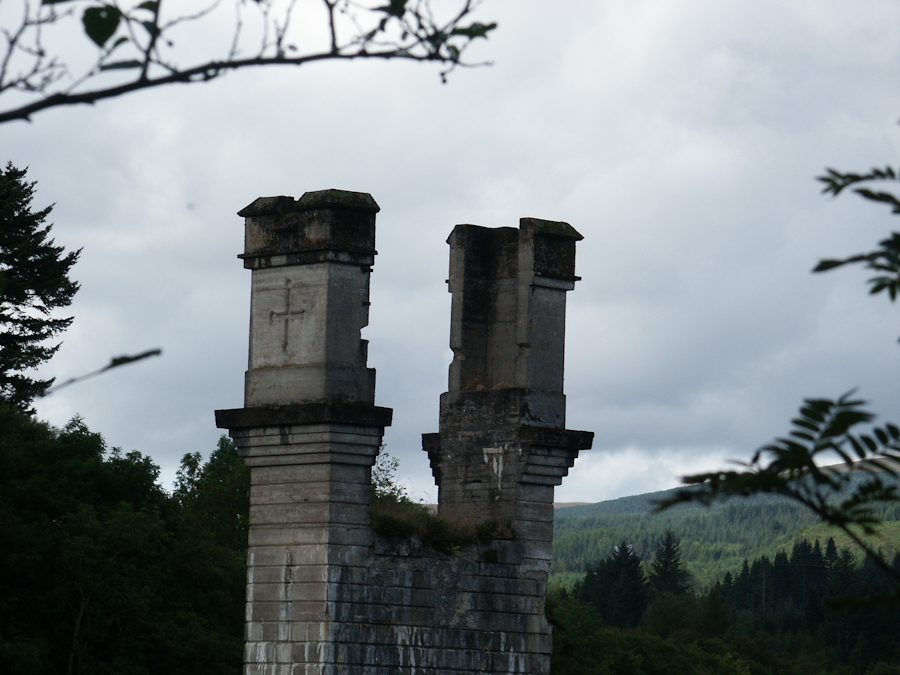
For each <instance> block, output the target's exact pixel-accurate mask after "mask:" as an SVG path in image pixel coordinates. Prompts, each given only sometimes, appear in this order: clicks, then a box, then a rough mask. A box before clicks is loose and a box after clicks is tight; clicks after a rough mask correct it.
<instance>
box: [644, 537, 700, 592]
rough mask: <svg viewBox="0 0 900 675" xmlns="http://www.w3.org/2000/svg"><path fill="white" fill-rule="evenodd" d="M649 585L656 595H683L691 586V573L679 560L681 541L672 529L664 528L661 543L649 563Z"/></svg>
mask: <svg viewBox="0 0 900 675" xmlns="http://www.w3.org/2000/svg"><path fill="white" fill-rule="evenodd" d="M649 576H650V579H649V581H650V587H651V588H652V589H653V592H654V593H655V594H656V595H662V594H664V593H668V594H671V595H684V594H685V593H687V592H688V590H689V589H690V586H691V575H690V574H689V573H688V571H687V569H686V568H685V566H684V562H683V561H682V560H681V542H680V541H679V540H678V539H677V538H676V537H675V534H674V533H673V532H672V530H666V533H665V535H664V536H663V540H662V543H661V544H660V545H659V547H658V548H657V549H656V552H655V553H654V554H653V561H652V562H651V563H650V575H649Z"/></svg>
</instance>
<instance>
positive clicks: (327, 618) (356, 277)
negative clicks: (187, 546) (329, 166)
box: [216, 190, 392, 675]
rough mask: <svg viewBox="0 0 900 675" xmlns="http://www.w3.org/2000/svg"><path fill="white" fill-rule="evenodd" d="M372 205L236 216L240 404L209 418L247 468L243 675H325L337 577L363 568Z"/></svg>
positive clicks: (334, 197) (349, 200) (364, 197)
mask: <svg viewBox="0 0 900 675" xmlns="http://www.w3.org/2000/svg"><path fill="white" fill-rule="evenodd" d="M378 210H379V209H378V205H377V204H376V203H375V201H374V200H373V199H372V197H371V196H370V195H368V194H364V193H356V192H344V191H339V190H326V191H321V192H308V193H306V194H304V195H303V196H302V197H301V198H300V199H298V200H294V199H293V198H291V197H269V198H260V199H257V200H256V201H255V202H253V203H252V204H250V205H249V206H248V207H246V208H245V209H243V210H242V211H240V212H239V213H238V215H240V216H243V217H244V218H245V227H246V236H245V250H244V253H243V254H242V255H241V256H239V257H241V258H243V260H244V267H246V268H247V269H250V270H252V284H251V303H250V305H251V310H250V315H251V318H250V354H249V365H248V369H247V374H246V378H245V393H244V407H243V408H240V409H236V410H218V411H216V423H217V425H218V426H219V427H222V428H227V429H228V430H229V433H230V434H231V436H232V438H233V439H234V442H235V445H236V446H237V448H238V451H239V452H240V454H241V455H242V456H243V457H244V461H245V463H246V464H247V465H248V466H249V467H250V476H251V494H250V536H249V553H248V571H247V624H246V646H245V655H244V661H245V671H244V672H245V675H264V674H265V675H295V674H296V673H304V675H324V674H326V673H336V672H338V670H337V668H338V667H337V665H336V661H337V655H336V649H335V643H334V635H333V633H334V626H335V623H334V622H335V621H336V620H337V618H338V617H337V613H338V611H339V602H338V601H339V598H338V597H337V593H338V590H337V589H338V582H339V581H341V580H347V579H350V578H359V577H361V576H362V571H363V570H364V568H365V556H366V554H367V551H368V546H369V545H370V543H371V540H372V532H371V528H370V522H369V520H370V518H369V504H370V500H371V467H372V465H373V463H374V461H375V457H376V455H377V454H378V449H379V447H380V445H381V438H382V435H383V433H384V428H385V426H387V425H389V424H390V422H391V414H392V413H391V410H390V409H388V408H379V407H376V406H375V405H374V400H375V371H374V370H372V369H370V368H368V367H367V365H366V342H365V341H364V340H362V339H361V338H360V331H361V329H362V328H363V327H364V326H365V325H367V323H368V307H369V274H370V272H371V266H372V264H373V262H374V256H375V214H376V213H377V211H378ZM345 586H346V584H345ZM344 590H345V591H346V588H345V589H344Z"/></svg>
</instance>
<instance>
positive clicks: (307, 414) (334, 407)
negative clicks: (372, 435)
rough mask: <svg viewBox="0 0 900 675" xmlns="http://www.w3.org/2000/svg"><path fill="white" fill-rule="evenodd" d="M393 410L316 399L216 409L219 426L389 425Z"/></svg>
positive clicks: (243, 427) (365, 404)
mask: <svg viewBox="0 0 900 675" xmlns="http://www.w3.org/2000/svg"><path fill="white" fill-rule="evenodd" d="M393 415H394V411H393V410H392V409H391V408H381V407H378V406H374V405H369V404H367V403H344V402H337V401H316V402H312V403H295V404H292V405H267V406H258V407H252V408H232V409H230V410H216V426H217V427H218V428H220V429H247V428H253V427H277V426H289V425H303V424H327V423H332V424H352V425H357V426H365V427H379V428H382V429H383V428H384V427H389V426H390V425H391V420H392V418H393Z"/></svg>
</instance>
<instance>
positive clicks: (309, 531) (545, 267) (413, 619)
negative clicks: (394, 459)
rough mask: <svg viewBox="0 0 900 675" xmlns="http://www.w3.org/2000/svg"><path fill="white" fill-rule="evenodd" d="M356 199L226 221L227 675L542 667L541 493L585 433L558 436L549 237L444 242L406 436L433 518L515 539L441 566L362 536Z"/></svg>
mask: <svg viewBox="0 0 900 675" xmlns="http://www.w3.org/2000/svg"><path fill="white" fill-rule="evenodd" d="M377 211H378V206H377V204H376V203H375V201H374V200H373V199H372V197H371V196H370V195H368V194H361V193H353V192H343V191H338V190H326V191H322V192H312V193H306V194H304V195H303V197H301V198H300V199H298V200H294V199H293V198H291V197H272V198H260V199H257V200H256V201H255V202H253V204H251V205H250V206H248V207H246V208H245V209H243V210H242V211H240V212H239V215H240V216H243V217H244V218H245V219H246V220H245V223H246V238H245V250H244V253H243V254H242V255H241V256H240V257H241V258H243V260H244V266H245V267H246V268H248V269H250V270H252V287H251V288H252V290H251V310H250V358H249V367H248V370H247V374H246V380H245V398H244V407H243V408H240V409H237V410H219V411H217V412H216V421H217V424H218V425H219V426H220V427H223V428H227V429H228V430H229V433H230V434H231V436H232V438H233V439H234V441H235V445H236V446H237V448H238V450H239V452H240V453H241V455H242V456H243V457H244V459H245V462H246V463H247V465H248V466H249V467H250V472H251V506H250V541H249V544H250V548H249V553H248V572H247V625H246V648H245V675H300V674H303V675H339V674H348V675H363V674H365V675H381V674H384V675H387V674H391V675H393V674H395V673H401V674H408V675H445V674H446V675H450V674H451V673H457V674H461V673H530V674H541V673H547V672H548V671H549V657H550V651H551V642H550V629H549V626H548V625H547V622H546V619H545V618H544V613H543V610H544V599H545V595H546V586H547V574H548V570H549V564H550V556H551V537H552V523H553V488H554V486H556V485H559V483H560V482H561V481H562V478H563V477H564V476H565V475H566V473H567V471H568V469H569V467H571V466H572V463H573V462H574V460H575V458H576V456H577V454H578V451H579V450H581V449H585V448H589V447H590V445H591V440H592V437H593V434H591V433H589V432H582V431H568V430H566V429H565V397H564V395H563V353H564V335H565V294H566V291H568V290H571V289H572V288H574V284H575V281H576V280H577V277H576V276H575V242H576V241H577V240H579V239H581V236H580V235H579V234H578V233H577V232H576V231H575V230H574V229H572V227H570V226H569V225H568V224H566V223H559V222H550V221H542V220H536V219H529V218H524V219H522V220H521V223H520V227H519V229H514V228H499V229H487V228H483V227H477V226H474V225H459V226H457V227H456V228H455V229H454V231H453V233H452V234H451V236H450V239H449V243H450V247H451V252H450V256H451V257H450V279H449V282H448V283H449V285H450V292H451V293H452V294H453V310H452V321H451V347H452V348H453V351H454V360H453V364H452V365H451V367H450V384H449V387H448V391H447V393H445V394H444V395H443V396H442V397H441V417H440V431H439V433H436V434H426V435H424V436H423V444H424V447H425V450H426V451H427V452H428V456H429V459H430V461H431V466H432V469H433V473H434V476H435V479H436V481H437V484H438V488H439V514H440V515H441V516H442V517H447V518H463V519H468V520H470V521H473V522H485V521H493V522H494V523H496V524H502V525H503V526H504V529H505V531H506V532H510V533H514V536H512V537H509V538H506V539H495V540H493V541H488V542H485V543H481V544H477V545H472V546H469V547H466V548H464V549H461V550H459V551H456V552H454V554H447V553H442V552H439V551H436V550H434V549H431V548H429V547H428V546H426V545H423V544H422V543H421V541H418V540H416V539H414V538H413V539H410V540H404V541H397V540H389V539H385V538H383V537H382V536H381V535H378V534H375V533H374V532H373V530H372V528H371V519H370V501H371V467H372V465H373V464H374V462H375V458H376V456H377V453H378V449H379V447H380V445H381V438H382V434H383V433H384V428H385V427H386V426H387V425H389V424H390V422H391V413H392V411H391V410H390V409H387V408H380V407H377V406H375V405H374V403H375V373H374V371H373V370H372V369H369V368H368V367H367V365H366V342H365V341H364V340H361V339H360V331H361V329H362V327H364V326H365V325H366V324H367V322H368V305H369V302H368V298H369V274H370V272H371V268H372V264H373V262H374V256H375V214H376V213H377Z"/></svg>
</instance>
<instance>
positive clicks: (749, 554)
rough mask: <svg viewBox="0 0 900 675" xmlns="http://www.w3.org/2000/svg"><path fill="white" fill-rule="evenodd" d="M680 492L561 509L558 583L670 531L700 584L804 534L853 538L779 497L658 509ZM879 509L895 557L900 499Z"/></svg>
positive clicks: (642, 552)
mask: <svg viewBox="0 0 900 675" xmlns="http://www.w3.org/2000/svg"><path fill="white" fill-rule="evenodd" d="M673 492H674V490H665V491H662V492H652V493H648V494H643V495H634V496H631V497H622V498H620V499H613V500H609V501H605V502H599V503H597V504H585V505H579V506H572V507H568V508H558V509H556V511H555V514H554V536H553V564H552V566H551V570H550V571H551V582H553V583H558V584H563V585H569V584H571V583H574V581H576V580H577V579H579V578H580V577H581V576H582V575H583V574H584V572H585V570H586V569H587V566H588V565H591V564H593V563H595V562H597V561H598V560H601V559H602V558H605V557H607V556H609V555H610V554H611V553H612V551H613V548H614V547H615V546H616V545H617V544H619V543H621V542H623V541H625V542H626V543H628V544H630V545H633V546H634V549H635V551H636V552H637V554H638V555H639V556H640V557H641V558H642V559H643V560H644V561H645V563H647V562H649V560H650V558H651V557H652V555H653V552H654V550H655V549H656V547H657V545H658V544H659V542H660V541H661V540H662V537H663V534H664V533H665V531H666V530H668V529H671V530H672V531H673V532H674V533H675V535H676V536H677V537H679V538H680V539H681V550H682V555H683V558H684V561H685V563H686V564H687V566H688V569H689V570H690V572H691V574H692V575H693V576H694V579H695V583H696V585H697V586H698V588H700V589H703V588H706V587H709V586H711V585H712V584H714V583H715V582H716V581H717V580H719V579H721V578H722V577H723V576H724V575H725V573H726V572H729V571H730V572H732V574H736V573H737V572H739V571H740V568H741V565H742V563H743V561H744V559H749V560H750V561H751V562H752V560H754V559H756V558H758V557H759V556H761V555H766V556H769V557H774V556H775V554H776V553H777V552H778V551H779V550H781V549H786V550H787V552H788V553H790V550H791V548H792V547H793V544H794V541H795V540H797V539H800V538H805V539H809V540H810V541H815V540H816V539H817V538H818V539H819V540H820V542H821V545H822V547H823V548H824V546H825V543H826V541H827V540H828V537H829V536H833V537H834V539H835V543H836V544H837V545H838V547H839V548H840V547H842V546H845V545H848V544H850V542H849V540H847V539H846V537H842V536H839V535H840V533H839V531H837V530H829V529H827V528H825V527H824V526H822V525H819V524H818V521H817V519H816V518H815V517H814V516H812V515H811V514H809V513H808V512H807V511H806V509H804V508H803V507H801V506H799V505H795V504H794V503H792V502H790V501H788V500H787V499H785V498H782V497H777V496H772V495H761V496H757V497H753V498H739V499H732V500H730V501H727V502H724V503H721V504H716V505H713V506H711V507H709V508H707V507H703V506H699V505H694V504H685V505H680V506H677V507H675V508H672V509H669V510H668V511H664V512H662V513H655V512H654V508H655V502H656V501H658V500H661V499H665V498H666V497H668V496H671V495H672V493H673ZM879 515H880V517H881V519H882V520H883V521H884V523H885V525H884V527H883V528H882V535H883V536H882V538H881V539H879V540H876V545H877V546H880V547H881V548H882V550H883V552H884V554H885V555H886V556H887V557H888V559H890V557H891V556H892V555H893V554H894V553H895V552H898V551H900V504H898V503H894V504H890V505H886V506H884V507H882V508H881V509H879Z"/></svg>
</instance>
